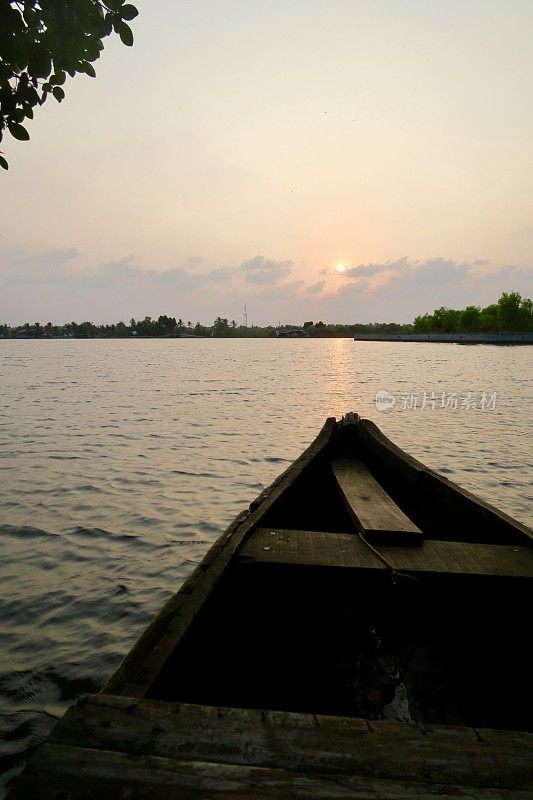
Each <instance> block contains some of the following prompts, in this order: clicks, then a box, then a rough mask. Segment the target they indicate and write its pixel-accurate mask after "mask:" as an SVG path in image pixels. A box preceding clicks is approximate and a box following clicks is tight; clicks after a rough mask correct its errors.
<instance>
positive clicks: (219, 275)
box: [206, 267, 236, 283]
mask: <svg viewBox="0 0 533 800" xmlns="http://www.w3.org/2000/svg"><path fill="white" fill-rule="evenodd" d="M235 273H236V270H235V269H234V268H232V267H219V268H218V269H212V270H211V272H208V273H207V276H206V280H208V281H210V282H211V283H222V282H223V281H229V280H230V279H231V278H232V276H233V275H235Z"/></svg>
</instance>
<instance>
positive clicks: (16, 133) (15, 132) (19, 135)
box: [7, 122, 30, 142]
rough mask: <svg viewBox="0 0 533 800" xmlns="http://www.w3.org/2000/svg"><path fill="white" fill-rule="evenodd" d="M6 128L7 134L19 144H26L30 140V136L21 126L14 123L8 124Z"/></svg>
mask: <svg viewBox="0 0 533 800" xmlns="http://www.w3.org/2000/svg"><path fill="white" fill-rule="evenodd" d="M7 127H8V128H9V133H10V134H11V136H13V138H14V139H18V140H19V141H21V142H27V141H28V139H29V138H30V134H29V133H28V131H27V130H26V128H24V127H23V126H22V125H18V124H17V123H16V122H8V123H7Z"/></svg>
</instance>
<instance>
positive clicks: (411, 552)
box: [238, 528, 533, 578]
mask: <svg viewBox="0 0 533 800" xmlns="http://www.w3.org/2000/svg"><path fill="white" fill-rule="evenodd" d="M377 549H378V551H379V552H380V553H382V554H383V555H384V556H385V558H386V559H387V561H388V562H389V563H390V564H391V565H392V566H393V567H394V569H396V570H402V571H404V572H438V573H455V574H461V575H492V576H507V577H513V578H533V550H531V548H528V547H509V546H506V545H494V544H492V545H491V544H471V543H468V542H452V541H438V540H429V539H426V540H425V541H424V542H423V544H422V545H421V546H420V547H401V546H397V545H379V546H377ZM238 555H239V556H240V557H241V558H242V559H243V560H247V559H248V560H250V559H253V560H254V561H262V562H266V563H268V562H270V563H273V564H294V565H307V566H315V567H320V566H324V567H344V568H349V569H386V566H385V564H384V563H383V562H382V561H380V559H379V558H378V557H377V556H376V555H375V554H374V553H373V552H372V550H371V549H370V548H368V547H367V546H366V545H365V544H364V542H362V541H361V539H360V538H359V537H358V536H357V535H356V534H350V533H328V532H321V531H291V530H279V529H269V528H257V529H256V530H255V531H254V532H253V534H252V535H251V536H250V537H249V538H248V539H247V540H246V541H245V542H244V544H243V546H242V547H241V549H240V550H239V552H238Z"/></svg>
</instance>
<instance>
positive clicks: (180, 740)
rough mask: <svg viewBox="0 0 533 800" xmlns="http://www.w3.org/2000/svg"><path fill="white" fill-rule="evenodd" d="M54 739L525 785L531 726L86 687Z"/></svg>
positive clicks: (320, 768) (175, 755)
mask: <svg viewBox="0 0 533 800" xmlns="http://www.w3.org/2000/svg"><path fill="white" fill-rule="evenodd" d="M50 741H51V743H52V744H54V745H62V746H71V745H72V746H77V747H82V748H90V749H92V750H95V751H99V752H106V751H118V752H121V753H126V754H128V755H130V756H157V757H162V758H172V759H180V760H186V759H190V760H198V761H213V762H216V763H226V764H238V765H247V766H255V767H271V768H280V769H288V770H290V771H291V772H303V773H308V772H312V773H314V774H319V773H320V774H323V773H335V774H337V775H340V774H353V775H359V776H364V777H367V778H375V779H382V780H394V781H413V782H414V783H418V782H421V783H424V782H426V781H427V782H434V783H442V784H454V785H461V786H478V787H502V788H503V787H509V788H518V787H520V788H528V787H529V788H531V786H530V784H531V781H532V775H533V770H532V767H533V757H532V751H533V748H532V745H533V734H529V733H524V732H520V731H490V730H489V731H484V730H480V731H476V730H474V729H472V728H465V727H450V726H441V725H435V726H430V727H428V728H426V729H424V730H421V729H420V728H418V727H417V726H415V725H406V724H404V723H400V722H390V721H372V722H371V723H369V722H366V721H365V720H362V719H356V718H349V717H333V716H322V715H314V714H297V713H292V712H280V711H275V712H274V711H260V710H253V709H236V708H214V707H209V706H198V705H190V704H174V703H165V702H162V701H157V700H138V701H135V700H133V699H132V698H125V697H113V696H110V695H95V696H93V697H90V698H88V699H87V700H86V701H84V702H83V704H82V705H78V706H77V707H73V708H71V709H70V710H69V711H68V712H67V713H66V714H65V716H64V718H63V719H62V721H61V722H60V723H59V724H58V725H57V726H56V728H55V730H54V732H53V735H52V737H51V739H50Z"/></svg>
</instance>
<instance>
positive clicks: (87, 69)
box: [83, 61, 96, 78]
mask: <svg viewBox="0 0 533 800" xmlns="http://www.w3.org/2000/svg"><path fill="white" fill-rule="evenodd" d="M83 71H84V72H85V73H87V75H89V77H91V78H96V70H95V68H94V67H93V65H92V64H89V62H88V61H84V62H83Z"/></svg>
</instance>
